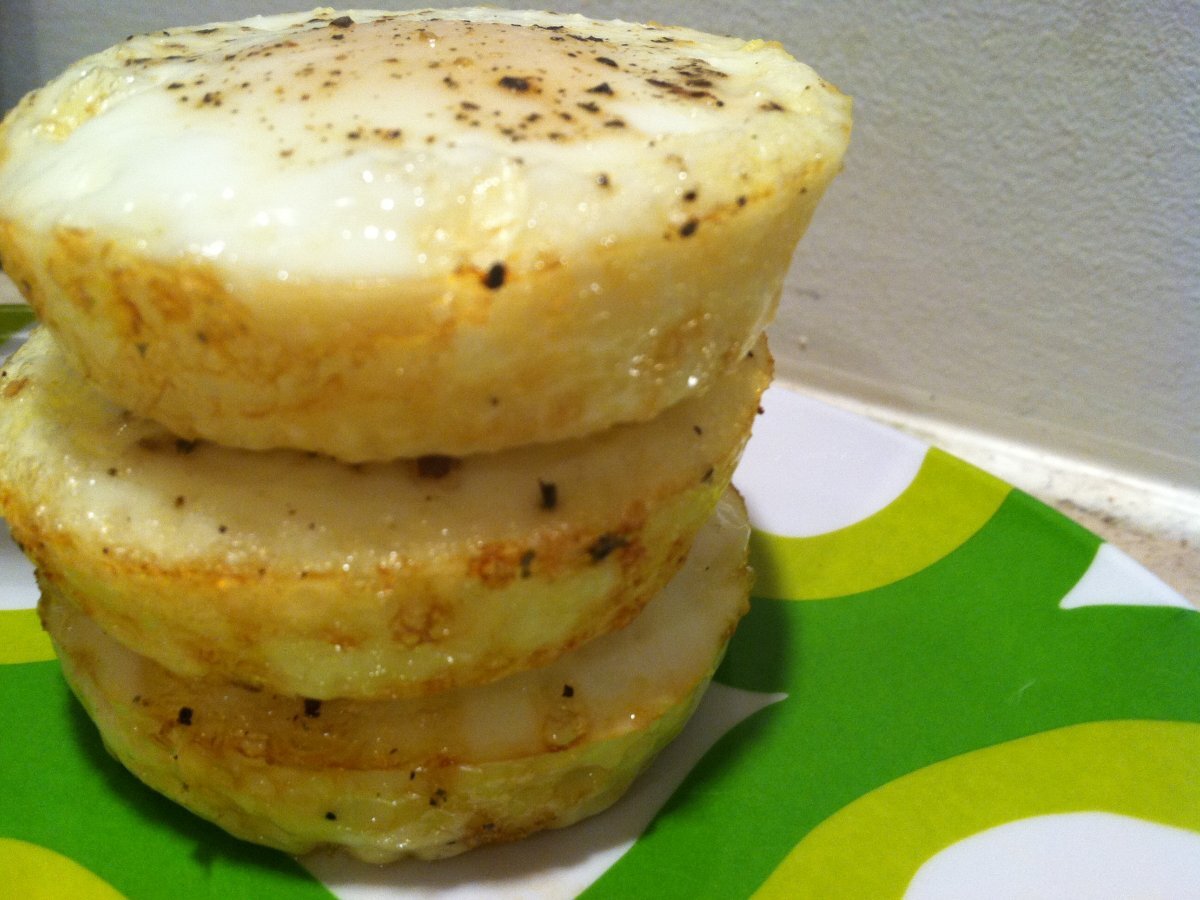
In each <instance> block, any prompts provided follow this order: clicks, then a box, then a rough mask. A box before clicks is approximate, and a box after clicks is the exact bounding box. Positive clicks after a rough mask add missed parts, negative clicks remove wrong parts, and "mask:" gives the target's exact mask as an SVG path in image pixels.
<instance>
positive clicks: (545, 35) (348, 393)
mask: <svg viewBox="0 0 1200 900" xmlns="http://www.w3.org/2000/svg"><path fill="white" fill-rule="evenodd" d="M849 127H850V124H849V101H848V100H847V99H846V98H845V97H844V96H843V95H842V94H840V93H839V92H838V91H837V90H836V89H835V88H833V87H832V86H831V85H829V84H828V83H826V82H824V81H823V80H822V79H821V78H820V77H819V76H817V74H816V73H815V72H813V71H812V70H811V69H809V68H808V67H807V66H804V65H802V64H800V63H798V62H796V61H795V60H794V59H792V58H791V57H790V56H788V54H787V53H786V52H784V51H783V50H782V49H781V48H780V47H779V46H778V45H774V44H769V43H764V42H762V41H750V42H746V41H742V40H739V39H734V38H725V37H716V36H712V35H706V34H702V33H700V32H695V31H691V30H687V29H681V28H670V27H660V26H643V25H633V24H629V23H622V22H596V21H592V20H589V19H585V18H582V17H579V16H562V15H555V14H550V13H534V12H506V11H503V10H485V9H457V10H445V11H434V10H424V11H420V12H412V13H387V12H379V11H353V10H352V11H348V12H341V11H333V10H316V11H313V12H310V13H303V14H296V15H288V16H274V17H265V18H262V17H260V18H255V19H248V20H245V21H241V22H234V23H226V24H216V25H211V26H206V27H200V28H189V29H174V30H169V31H166V32H160V33H156V34H153V35H147V36H136V37H133V38H130V39H129V40H128V41H126V42H124V43H122V44H120V45H117V46H116V47H114V48H111V49H109V50H107V51H105V52H103V53H101V54H98V55H96V56H93V57H89V58H88V59H85V60H83V61H81V62H80V63H78V64H77V65H76V66H74V67H72V68H71V69H70V70H68V71H67V72H66V73H64V74H63V75H62V76H60V77H59V78H58V79H56V80H55V81H54V82H52V83H51V84H50V85H48V86H46V87H45V88H43V89H41V90H40V91H37V92H35V93H34V94H32V95H30V96H29V97H27V98H26V99H25V100H24V101H23V102H22V103H21V104H20V105H19V106H18V108H17V109H16V110H15V111H14V112H13V113H12V114H11V115H10V116H9V117H8V118H7V119H6V120H5V122H4V124H3V126H2V127H0V258H3V260H4V265H5V268H6V270H8V271H9V272H10V273H11V274H12V275H13V276H14V279H15V280H16V281H17V282H18V284H20V285H21V286H22V288H23V290H24V291H25V292H26V293H27V294H28V296H29V297H30V300H31V301H32V303H33V304H34V306H35V307H36V308H37V310H38V312H39V315H41V317H42V318H43V319H44V321H46V323H47V324H48V325H49V326H50V327H51V328H52V329H53V330H54V331H55V333H56V334H57V335H58V336H59V338H60V340H62V341H63V343H64V345H65V346H66V348H67V350H68V352H69V353H70V354H71V355H72V357H73V358H74V359H75V360H76V362H77V364H78V365H79V366H80V367H81V368H82V369H83V371H85V372H86V373H87V374H88V376H89V377H91V378H93V379H94V380H95V381H96V382H97V383H98V384H100V385H101V387H102V389H103V390H104V391H105V392H106V393H108V394H109V395H110V396H112V397H113V398H114V399H116V400H117V401H118V402H120V403H122V404H123V405H126V406H128V407H129V408H131V409H133V410H134V411H136V412H138V413H139V414H143V415H146V416H148V417H151V418H154V419H156V420H158V421H160V422H162V423H164V424H165V425H167V426H168V427H170V428H171V429H172V430H174V431H175V432H176V433H178V434H179V435H181V436H182V437H185V438H197V437H203V438H208V439H212V440H215V441H218V442H220V443H226V444H231V445H236V446H245V447H252V448H260V449H261V448H268V447H276V446H286V447H295V448H299V449H308V450H315V451H320V452H326V453H330V454H332V455H335V456H339V457H341V458H345V459H349V460H366V459H386V458H393V457H397V456H416V455H420V454H423V453H452V454H462V453H470V452H477V451H482V450H492V449H498V448H500V447H504V446H511V445H515V444H521V443H527V442H530V441H547V440H556V439H560V438H564V437H572V436H578V435H582V434H587V433H590V432H594V431H596V430H599V429H602V428H604V427H607V426H609V425H611V424H614V423H616V422H622V421H633V420H643V419H646V418H649V417H651V416H653V415H655V414H656V413H657V412H659V411H661V410H662V409H663V408H665V407H667V406H669V405H670V404H672V403H675V402H678V401H679V400H680V399H682V398H684V397H686V396H689V395H692V394H695V393H699V392H701V391H703V390H704V389H706V388H707V387H708V386H709V385H710V384H711V383H712V381H713V380H714V379H715V378H716V377H717V376H718V375H719V373H720V372H722V371H725V370H726V369H728V368H729V367H730V366H731V365H732V364H734V363H735V362H736V361H737V360H738V359H740V358H741V357H742V355H743V354H744V352H745V351H746V350H747V349H749V347H750V346H751V345H752V344H753V342H754V340H755V339H756V338H757V335H758V334H759V333H760V332H761V331H762V329H763V327H764V326H765V324H766V323H767V321H768V320H769V318H770V316H771V314H772V312H773V310H774V305H775V302H776V300H777V297H778V293H779V289H780V285H781V283H782V279H783V275H784V272H785V271H786V268H787V264H788V261H789V259H790V256H791V252H792V249H793V247H794V245H795V242H796V241H797V240H798V238H799V237H800V234H801V233H802V232H803V230H804V228H805V226H806V225H807V223H808V220H809V218H810V216H811V215H812V212H813V209H814V208H815V205H816V203H817V201H818V199H819V198H820V196H821V194H822V193H823V191H824V189H825V187H826V185H827V184H828V182H829V181H830V179H831V178H832V177H833V176H834V174H836V172H837V171H838V170H839V169H840V166H841V159H842V155H843V153H844V150H845V145H846V141H847V136H848V132H849Z"/></svg>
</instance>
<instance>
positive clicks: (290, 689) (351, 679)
mask: <svg viewBox="0 0 1200 900" xmlns="http://www.w3.org/2000/svg"><path fill="white" fill-rule="evenodd" d="M769 373H770V355H769V353H768V352H767V349H766V345H765V340H764V341H762V342H760V344H759V345H758V347H757V348H756V349H755V350H754V351H752V353H751V354H748V355H747V356H745V357H744V358H743V359H742V361H741V362H740V364H739V365H738V366H737V367H736V368H734V369H733V370H732V371H731V372H729V373H727V374H726V375H724V376H722V377H721V378H720V379H718V381H717V382H716V383H715V384H714V386H713V387H712V389H711V390H709V391H708V392H706V393H705V394H704V395H703V396H701V397H697V398H695V399H692V400H688V401H685V402H682V403H680V404H677V405H675V406H673V407H671V408H670V409H668V410H667V411H665V412H664V413H663V414H661V415H660V416H658V417H656V418H655V419H653V420H652V421H650V422H646V423H640V424H636V425H623V426H616V427H614V428H612V429H609V430H607V431H605V432H603V433H601V434H598V435H593V436H591V437H588V438H580V439H575V440H569V441H561V442H556V443H552V444H538V445H531V446H528V447H518V448H514V449H511V450H506V451H501V452H497V453H493V454H483V455H478V456H471V457H462V458H458V457H446V456H434V457H424V458H419V459H416V460H397V461H393V462H388V463H371V464H357V465H352V464H348V463H344V462H340V461H338V460H335V459H332V458H330V457H325V456H319V455H316V454H312V453H303V452H299V451H291V450H276V451H252V450H239V449H236V448H229V447H222V446H220V445H217V444H210V443H192V442H188V441H184V440H182V439H180V438H177V437H175V436H174V435H173V434H171V433H170V432H168V431H166V430H165V429H164V428H162V427H161V426H159V425H157V424H155V423H153V422H151V421H149V420H147V419H143V418H140V417H136V416H134V415H132V414H131V413H128V412H127V411H125V410H123V409H122V408H120V407H119V406H116V405H115V404H112V403H110V402H108V401H107V400H105V399H104V398H103V397H102V396H101V395H100V394H99V393H98V392H97V391H96V390H95V389H94V388H93V387H92V386H91V385H90V384H89V383H88V382H86V381H85V380H84V379H83V378H82V377H81V376H80V375H79V374H78V373H76V372H75V371H74V370H73V369H72V368H71V367H70V366H69V365H68V364H67V363H66V361H65V360H64V359H63V357H62V354H61V352H60V351H59V348H58V346H57V344H56V342H55V341H54V340H53V338H52V336H51V335H50V334H49V332H47V331H46V330H45V329H39V330H37V331H36V332H35V333H34V334H33V335H32V336H31V337H30V339H29V340H28V342H27V343H26V344H25V345H24V346H23V347H22V348H21V350H19V351H18V352H17V353H16V354H15V355H14V357H13V358H12V359H10V360H9V361H8V362H7V363H6V364H5V365H4V367H3V370H2V371H0V512H2V513H3V515H4V517H5V518H6V519H7V521H8V523H9V525H10V527H11V529H12V533H13V536H14V537H15V539H16V540H17V541H18V543H20V544H21V546H22V547H23V549H24V550H25V552H26V553H27V554H28V555H29V557H30V558H31V559H32V560H33V562H34V564H35V565H36V567H37V568H38V569H39V572H40V577H41V579H42V580H43V582H45V583H47V584H49V585H52V586H53V587H54V589H55V590H56V591H58V592H60V593H61V594H62V595H64V596H65V597H66V598H68V599H69V600H70V601H71V602H72V603H73V604H74V605H76V606H77V607H79V608H80V609H82V610H84V611H85V612H86V613H87V615H89V616H91V617H92V618H94V619H95V620H96V621H97V622H98V623H100V625H101V626H102V627H103V628H104V629H105V630H106V631H108V632H110V633H111V634H113V635H114V636H115V637H116V638H117V639H118V640H120V641H121V642H123V643H124V644H126V645H128V646H129V647H130V648H132V649H133V650H135V651H136V652H138V653H140V654H143V655H146V656H148V657H150V658H153V659H155V660H157V661H158V662H160V663H162V664H163V665H164V666H166V667H168V668H170V669H173V670H175V671H177V672H180V673H182V674H184V675H187V676H188V677H202V676H219V677H222V678H226V679H231V680H235V681H239V682H242V683H245V684H248V685H252V686H255V687H265V688H268V689H270V690H274V691H277V692H280V693H285V694H296V695H300V696H305V697H312V698H318V699H323V698H329V697H382V696H405V695H409V696H411V695H417V694H424V693H429V692H433V691H439V690H443V689H445V688H448V687H452V686H455V685H461V684H471V683H479V682H485V681H489V680H493V679H496V678H499V677H502V676H503V675H505V674H508V673H510V672H513V671H517V670H519V669H524V668H528V667H530V666H538V665H544V664H546V663H547V662H549V661H551V660H552V659H554V658H555V657H556V656H558V655H560V654H561V653H563V652H565V651H567V650H569V649H571V648H572V647H574V646H577V645H579V644H581V643H583V642H585V641H587V640H589V639H591V638H594V637H595V636H597V635H600V634H603V633H605V632H608V631H611V630H612V629H614V628H618V627H620V626H622V625H624V624H625V623H627V622H628V621H629V620H630V619H631V618H633V617H634V616H635V615H636V614H637V613H638V611H639V610H640V609H641V608H642V607H643V606H644V605H645V603H646V602H647V601H648V600H649V599H650V597H651V596H653V595H654V594H655V593H656V592H657V591H658V590H659V589H660V588H661V587H662V585H663V584H665V583H666V581H667V580H668V579H669V578H670V577H671V575H672V574H673V573H674V572H675V571H676V570H677V569H678V567H679V565H680V564H681V563H682V561H683V558H684V556H685V555H686V554H687V552H688V547H689V545H690V543H691V540H692V538H693V536H694V534H695V532H696V530H697V529H698V528H699V527H700V525H701V523H702V522H703V521H704V520H705V519H706V518H707V516H708V515H709V513H710V512H711V510H712V508H713V505H714V504H715V503H716V502H717V499H718V498H719V497H720V496H721V493H722V492H723V491H724V490H725V487H726V486H727V485H728V484H729V480H730V478H731V476H732V472H733V469H734V466H735V465H736V463H737V460H738V458H739V456H740V453H741V450H742V448H743V446H744V444H745V441H746V439H747V437H748V435H749V431H750V426H751V423H752V422H753V420H754V418H755V413H756V410H757V406H758V399H759V396H760V394H761V392H762V390H763V388H764V387H765V385H766V383H767V381H768V378H769Z"/></svg>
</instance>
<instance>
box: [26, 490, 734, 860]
mask: <svg viewBox="0 0 1200 900" xmlns="http://www.w3.org/2000/svg"><path fill="white" fill-rule="evenodd" d="M748 534H749V525H748V522H747V518H746V512H745V507H744V505H743V504H742V502H741V499H740V498H739V497H738V496H737V495H736V493H734V492H733V491H729V492H727V494H726V495H725V497H724V498H723V499H722V500H721V502H720V503H719V505H718V507H717V509H716V511H715V512H714V514H713V515H712V517H711V518H710V520H709V521H708V523H707V524H706V525H705V526H704V527H703V528H702V529H701V531H700V533H699V535H698V537H697V539H696V542H695V544H694V545H693V548H692V550H691V553H690V554H689V557H688V559H687V562H686V563H685V565H684V567H683V568H682V569H681V571H680V572H679V573H678V574H677V575H676V576H675V577H674V579H673V580H672V581H670V582H669V583H668V585H667V587H666V588H665V589H664V590H663V591H662V592H661V593H660V594H659V595H658V596H656V597H655V598H654V599H653V600H652V601H651V602H650V603H649V604H648V605H647V607H646V608H645V610H644V611H643V612H642V614H641V615H640V616H639V617H638V618H637V619H635V620H634V621H633V623H632V624H630V625H629V626H628V627H626V628H625V629H623V630H621V631H618V632H615V633H612V634H609V635H605V636H603V637H600V638H597V639H596V640H594V641H592V642H589V643H588V644H585V645H584V646H582V647H580V648H578V649H576V650H574V651H573V652H571V653H569V654H566V655H564V656H562V657H560V658H559V659H557V660H556V661H555V662H554V663H552V664H551V665H549V666H546V667H544V668H539V669H530V670H526V671H523V672H518V673H516V674H514V675H510V676H508V677H507V678H504V679H501V680H499V681H496V682H493V683H491V684H487V685H482V686H477V687H468V688H460V689H455V690H450V691H446V692H443V693H440V694H433V695H428V696H423V697H415V698H407V699H398V700H360V699H335V700H326V701H323V702H319V701H316V700H311V699H308V700H306V699H304V698H301V697H293V696H284V695H279V694H272V693H270V692H267V691H261V690H253V689H250V688H247V687H245V686H240V685H237V684H234V683H231V682H227V681H214V680H204V679H190V678H185V677H181V676H179V675H176V674H173V673H172V672H170V671H168V670H167V669H164V668H163V667H162V666H160V665H159V664H157V663H155V662H153V661H152V660H150V659H148V658H146V657H143V656H140V655H138V654H136V653H134V652H133V651H131V650H129V649H127V648H126V647H124V646H123V645H121V644H120V643H118V642H117V641H115V640H113V639H112V638H111V637H109V636H108V635H106V634H105V633H104V632H103V631H102V630H101V629H100V628H99V627H98V626H97V625H96V623H95V622H94V621H92V620H91V619H89V618H88V617H87V616H86V615H84V614H83V613H81V612H79V611H78V610H77V609H76V608H75V607H74V606H72V605H71V604H70V603H69V602H66V601H65V600H63V598H62V597H61V596H59V595H57V594H56V593H55V592H54V590H53V588H52V587H51V586H48V585H47V586H45V587H44V590H43V598H42V603H41V612H42V618H43V622H44V623H45V625H46V628H47V630H48V631H49V632H50V635H51V637H52V639H53V640H54V644H55V647H56V649H57V651H58V654H59V657H60V659H61V661H62V666H63V670H64V673H65V675H66V677H67V680H68V682H69V683H70V684H71V687H72V689H73V690H74V691H75V693H76V695H77V696H78V697H79V699H80V700H81V701H82V703H83V705H84V707H85V708H86V709H87V711H88V713H89V714H90V715H91V717H92V719H93V720H94V721H95V723H96V725H97V726H98V728H99V730H100V733H101V735H102V736H103V738H104V741H105V744H106V745H107V746H108V748H109V750H110V751H111V752H112V753H113V754H114V755H115V756H116V757H117V758H118V759H119V760H120V761H121V762H122V763H123V764H124V765H125V766H126V767H127V768H128V769H129V770H130V771H132V772H133V773H134V774H135V775H136V776H137V777H139V778H140V779H142V780H143V781H144V782H146V783H147V784H148V785H150V786H151V787H153V788H155V789H156V790H158V791H160V792H161V793H163V794H165V795H167V796H168V797H170V798H172V799H173V800H175V801H176V802H178V803H180V804H182V805H183V806H185V807H187V808H189V809H191V810H192V811H193V812H195V813H197V814H198V815H200V816H202V817H204V818H206V819H209V820H211V821H213V822H215V823H217V824H218V825H220V826H222V827H223V828H225V829H226V830H227V831H229V832H230V833H232V834H234V835H236V836H238V837H240V838H243V839H245V840H249V841H253V842H256V843H260V844H265V845H268V846H272V847H277V848H279V849H282V850H285V851H288V852H292V853H303V852H307V851H309V850H312V849H315V848H318V847H328V846H335V847H343V848H345V849H346V850H348V851H349V852H350V853H352V854H353V855H355V856H357V857H359V858H361V859H364V860H367V861H370V862H386V861H390V860H393V859H397V858H401V857H419V858H426V859H433V858H439V857H446V856H452V855H455V854H457V853H461V852H462V851H464V850H467V849H470V848H471V847H475V846H478V845H481V844H487V843H493V842H500V841H511V840H515V839H517V838H521V837H524V836H526V835H528V834H532V833H533V832H536V831H540V830H542V829H546V828H555V827H562V826H565V825H570V824H572V823H573V822H576V821H578V820H580V819H582V818H584V817H586V816H590V815H593V814H595V813H597V812H599V811H601V810H603V809H604V808H606V807H608V806H609V805H611V804H612V803H613V802H614V801H616V800H617V798H619V797H620V796H621V794H622V793H623V792H624V791H625V790H626V789H627V788H628V787H629V785H630V783H631V782H632V781H633V779H634V778H635V777H636V776H637V775H638V774H639V773H640V772H641V771H643V770H644V769H645V767H646V766H647V765H649V763H650V762H651V760H652V759H653V758H654V756H655V755H656V754H657V753H658V751H659V750H661V749H662V747H663V746H664V745H665V744H666V743H667V742H669V741H670V740H671V739H672V738H673V737H674V736H675V735H676V734H677V733H678V732H679V730H680V729H681V728H682V727H683V725H684V723H685V722H686V721H687V719H688V717H689V716H690V715H691V713H692V711H693V710H694V709H695V707H696V704H697V703H698V702H699V700H700V697H701V696H702V694H703V692H704V689H705V687H706V686H707V684H708V682H709V679H710V678H711V676H712V673H713V672H714V670H715V669H716V666H717V664H718V662H719V661H720V659H721V656H722V654H723V652H724V649H725V646H726V645H727V643H728V641H729V638H730V636H731V635H732V633H733V631H734V628H735V627H736V625H737V622H738V620H739V619H740V618H741V616H742V615H743V614H744V613H745V612H746V609H747V608H748V595H749V584H750V573H749V570H748V568H747V565H746V547H747V540H748Z"/></svg>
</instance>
